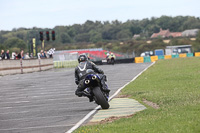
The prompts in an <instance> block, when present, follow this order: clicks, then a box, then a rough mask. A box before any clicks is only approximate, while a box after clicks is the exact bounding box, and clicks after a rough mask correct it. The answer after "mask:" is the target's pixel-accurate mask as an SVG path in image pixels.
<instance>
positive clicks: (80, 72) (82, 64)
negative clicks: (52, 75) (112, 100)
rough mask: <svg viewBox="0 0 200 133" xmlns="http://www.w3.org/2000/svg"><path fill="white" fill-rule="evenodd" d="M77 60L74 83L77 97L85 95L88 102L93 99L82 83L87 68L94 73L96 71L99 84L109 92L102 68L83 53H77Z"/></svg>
mask: <svg viewBox="0 0 200 133" xmlns="http://www.w3.org/2000/svg"><path fill="white" fill-rule="evenodd" d="M78 62H79V65H78V66H77V67H76V68H75V83H76V84H77V85H78V87H77V90H76V91H75V94H76V95H77V96H78V97H82V96H86V97H88V98H89V100H90V102H92V101H93V98H92V96H91V95H90V94H89V93H87V92H86V91H84V90H85V88H87V87H86V86H85V84H84V78H85V77H84V75H85V74H86V70H87V69H92V70H93V71H94V72H95V73H98V75H99V76H100V78H101V85H102V88H103V91H105V92H106V93H109V92H110V90H109V89H108V87H107V85H106V83H105V81H107V80H106V76H105V75H104V72H103V70H101V69H100V68H98V67H97V66H96V65H95V64H94V63H93V62H92V61H90V60H88V58H87V56H86V55H85V54H81V55H79V57H78Z"/></svg>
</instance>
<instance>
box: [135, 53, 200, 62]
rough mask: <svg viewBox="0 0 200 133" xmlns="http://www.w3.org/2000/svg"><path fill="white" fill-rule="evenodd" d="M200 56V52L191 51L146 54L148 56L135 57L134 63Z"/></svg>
mask: <svg viewBox="0 0 200 133" xmlns="http://www.w3.org/2000/svg"><path fill="white" fill-rule="evenodd" d="M194 56H195V57H200V52H195V53H194V54H193V53H182V54H176V55H163V56H148V57H135V63H145V62H155V61H157V60H161V59H172V58H186V57H194Z"/></svg>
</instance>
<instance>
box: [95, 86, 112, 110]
mask: <svg viewBox="0 0 200 133" xmlns="http://www.w3.org/2000/svg"><path fill="white" fill-rule="evenodd" d="M92 91H93V93H94V96H95V101H96V103H97V104H99V105H101V108H102V109H108V108H109V107H110V105H109V103H108V102H107V100H106V98H105V97H104V95H103V93H102V92H101V90H100V88H99V87H95V88H93V90H92Z"/></svg>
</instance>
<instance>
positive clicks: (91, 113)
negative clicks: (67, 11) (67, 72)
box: [65, 62, 155, 133]
mask: <svg viewBox="0 0 200 133" xmlns="http://www.w3.org/2000/svg"><path fill="white" fill-rule="evenodd" d="M153 64H155V62H153V63H151V65H149V66H148V67H147V68H145V69H144V70H143V71H142V72H140V73H139V74H138V75H136V76H135V77H134V78H133V79H132V80H131V81H129V82H128V83H126V84H125V85H124V86H122V87H121V88H119V89H118V90H117V91H116V92H115V93H114V94H113V95H112V96H111V97H110V98H109V101H110V100H111V99H112V98H114V97H115V96H116V95H117V94H118V93H119V92H120V91H121V90H122V89H123V88H124V87H125V86H127V85H128V84H129V83H130V82H132V81H134V80H135V79H137V77H139V76H140V75H141V74H142V73H143V72H144V71H146V70H147V69H148V68H149V67H151V66H152V65H153ZM98 109H100V106H97V107H96V108H95V109H94V110H92V111H91V112H90V113H88V114H87V115H86V116H85V117H84V118H83V119H82V120H80V121H79V122H78V123H76V125H75V126H73V127H72V128H71V129H70V130H68V131H67V132H65V133H72V132H73V131H74V130H76V129H77V128H78V127H80V126H81V125H82V124H83V122H85V121H86V120H87V119H88V118H89V117H90V116H92V115H93V114H94V113H95V112H96V111H97V110H98Z"/></svg>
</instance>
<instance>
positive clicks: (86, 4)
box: [0, 0, 200, 30]
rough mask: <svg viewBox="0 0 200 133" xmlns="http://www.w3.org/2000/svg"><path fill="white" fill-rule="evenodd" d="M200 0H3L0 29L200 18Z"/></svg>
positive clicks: (0, 11) (0, 4)
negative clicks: (181, 17)
mask: <svg viewBox="0 0 200 133" xmlns="http://www.w3.org/2000/svg"><path fill="white" fill-rule="evenodd" d="M199 7H200V0H165V1H162V0H0V30H12V29H13V28H20V27H25V28H32V27H38V28H54V27H55V26H58V25H64V26H66V25H73V24H83V23H84V22H85V21H87V20H92V21H96V20H98V21H102V22H103V21H112V20H116V19H117V20H119V21H122V22H125V21H127V20H128V19H129V20H133V19H137V20H142V19H144V18H151V17H160V16H162V15H167V16H173V17H174V16H178V15H182V16H186V15H190V16H195V17H200V8H199Z"/></svg>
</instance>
